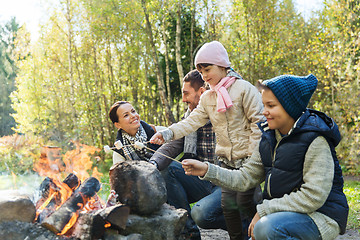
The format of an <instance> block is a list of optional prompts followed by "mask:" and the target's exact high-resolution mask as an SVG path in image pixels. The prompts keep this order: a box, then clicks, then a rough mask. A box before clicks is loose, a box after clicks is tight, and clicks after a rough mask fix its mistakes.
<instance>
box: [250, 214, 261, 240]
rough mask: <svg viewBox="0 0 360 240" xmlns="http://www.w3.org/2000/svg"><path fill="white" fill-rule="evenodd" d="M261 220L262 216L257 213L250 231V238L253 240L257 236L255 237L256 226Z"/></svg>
mask: <svg viewBox="0 0 360 240" xmlns="http://www.w3.org/2000/svg"><path fill="white" fill-rule="evenodd" d="M259 220H260V216H259V214H258V213H257V212H256V214H255V216H254V217H253V219H252V221H251V223H250V225H249V229H248V236H249V237H251V239H252V240H255V236H254V227H255V224H256V223H257V222H258V221H259Z"/></svg>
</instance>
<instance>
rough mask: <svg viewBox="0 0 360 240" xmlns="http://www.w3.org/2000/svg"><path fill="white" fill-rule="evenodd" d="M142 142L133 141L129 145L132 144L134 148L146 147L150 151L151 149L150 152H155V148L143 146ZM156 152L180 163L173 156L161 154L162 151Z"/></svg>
mask: <svg viewBox="0 0 360 240" xmlns="http://www.w3.org/2000/svg"><path fill="white" fill-rule="evenodd" d="M148 142H149V141H148ZM148 142H144V143H148ZM144 143H142V142H135V143H134V144H131V145H133V146H134V147H135V148H137V149H142V148H146V149H147V150H150V151H152V152H154V153H155V152H156V150H154V149H151V148H149V147H147V146H145V144H144ZM157 153H158V154H160V155H162V156H164V157H167V158H169V159H171V160H173V161H175V162H179V163H181V162H180V161H179V160H176V159H175V158H172V157H169V156H167V155H166V154H163V153H161V152H157Z"/></svg>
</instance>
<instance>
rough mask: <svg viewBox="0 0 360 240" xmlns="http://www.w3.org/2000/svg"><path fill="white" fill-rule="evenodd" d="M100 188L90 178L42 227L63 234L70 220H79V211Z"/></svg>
mask: <svg viewBox="0 0 360 240" xmlns="http://www.w3.org/2000/svg"><path fill="white" fill-rule="evenodd" d="M100 186H101V185H100V182H99V181H98V180H97V179H96V178H93V177H91V178H88V179H87V180H86V181H85V182H84V183H83V184H82V185H81V186H80V187H79V188H78V189H76V191H75V192H74V194H73V195H72V196H71V197H70V198H68V199H67V200H66V202H65V203H64V204H63V205H62V206H61V207H60V208H59V209H57V210H56V211H55V212H54V213H53V214H51V215H50V216H48V217H47V218H46V219H45V220H44V221H43V222H42V226H44V227H45V228H47V229H49V230H51V231H52V232H54V233H61V232H62V231H63V229H64V228H65V226H66V225H67V224H68V223H69V222H70V220H74V218H77V216H78V214H79V211H80V210H81V209H82V208H83V207H84V206H85V204H86V203H87V201H88V200H89V199H90V198H91V197H92V196H94V195H95V193H96V192H98V191H99V190H100ZM75 220H76V219H75Z"/></svg>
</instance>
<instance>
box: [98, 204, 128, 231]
mask: <svg viewBox="0 0 360 240" xmlns="http://www.w3.org/2000/svg"><path fill="white" fill-rule="evenodd" d="M129 213H130V207H128V206H126V205H124V204H117V205H115V206H111V207H107V208H104V209H100V210H97V211H96V214H98V215H100V216H101V217H102V218H103V219H104V220H105V221H106V222H108V223H110V224H111V227H112V228H115V229H118V230H120V229H125V227H126V222H127V219H128V217H129Z"/></svg>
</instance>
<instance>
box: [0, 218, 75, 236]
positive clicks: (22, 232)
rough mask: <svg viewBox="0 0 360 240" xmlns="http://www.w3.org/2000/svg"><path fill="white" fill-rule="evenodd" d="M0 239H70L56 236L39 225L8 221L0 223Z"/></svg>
mask: <svg viewBox="0 0 360 240" xmlns="http://www.w3.org/2000/svg"><path fill="white" fill-rule="evenodd" d="M0 239H4V240H5V239H6V240H65V239H66V240H70V239H72V238H67V237H62V236H56V235H55V234H54V233H52V232H50V231H49V230H47V229H45V228H43V227H41V226H40V225H39V224H37V223H35V224H33V223H28V222H20V221H10V222H2V223H0Z"/></svg>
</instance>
